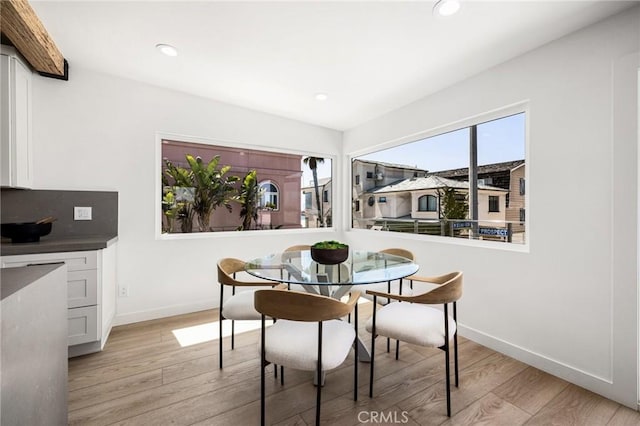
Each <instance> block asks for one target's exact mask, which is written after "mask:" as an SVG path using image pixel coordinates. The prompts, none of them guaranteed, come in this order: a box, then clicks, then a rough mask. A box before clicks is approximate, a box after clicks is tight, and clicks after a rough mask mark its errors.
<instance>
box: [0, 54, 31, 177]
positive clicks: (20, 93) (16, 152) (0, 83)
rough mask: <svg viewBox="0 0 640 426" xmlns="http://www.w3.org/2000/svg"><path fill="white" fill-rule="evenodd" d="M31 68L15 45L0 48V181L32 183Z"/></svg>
mask: <svg viewBox="0 0 640 426" xmlns="http://www.w3.org/2000/svg"><path fill="white" fill-rule="evenodd" d="M31 78H32V72H31V70H30V69H29V67H28V65H27V64H26V63H25V62H23V61H22V60H21V58H20V57H19V56H18V54H17V53H16V51H15V49H13V48H11V47H8V46H2V50H0V145H1V148H2V150H1V156H0V161H1V164H0V185H1V186H5V187H14V188H31V187H32V186H33V161H32V156H33V147H32V143H31Z"/></svg>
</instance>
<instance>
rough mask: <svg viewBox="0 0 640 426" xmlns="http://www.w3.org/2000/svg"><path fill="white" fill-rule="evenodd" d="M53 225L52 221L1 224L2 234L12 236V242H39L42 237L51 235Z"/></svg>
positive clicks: (0, 230)
mask: <svg viewBox="0 0 640 426" xmlns="http://www.w3.org/2000/svg"><path fill="white" fill-rule="evenodd" d="M52 225H53V224H52V223H51V222H47V223H36V222H25V223H3V224H2V225H0V234H1V235H2V236H3V237H5V238H11V242H12V243H37V242H38V241H40V237H42V236H44V235H49V233H50V232H51V227H52Z"/></svg>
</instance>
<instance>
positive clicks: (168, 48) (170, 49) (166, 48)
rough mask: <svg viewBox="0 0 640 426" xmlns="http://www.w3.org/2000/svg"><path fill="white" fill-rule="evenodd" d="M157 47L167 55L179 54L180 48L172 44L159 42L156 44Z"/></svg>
mask: <svg viewBox="0 0 640 426" xmlns="http://www.w3.org/2000/svg"><path fill="white" fill-rule="evenodd" d="M156 48H157V49H158V50H159V51H161V52H162V53H164V54H165V55H167V56H178V49H176V48H175V47H173V46H171V45H170V44H163V43H159V44H156Z"/></svg>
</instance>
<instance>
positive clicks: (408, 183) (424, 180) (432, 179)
mask: <svg viewBox="0 0 640 426" xmlns="http://www.w3.org/2000/svg"><path fill="white" fill-rule="evenodd" d="M440 188H455V189H465V190H468V189H469V182H466V181H460V180H453V179H447V178H443V177H441V176H434V175H431V176H427V177H415V178H410V179H402V180H398V181H395V182H393V183H390V184H389V185H385V186H381V187H379V188H374V189H372V190H371V191H370V192H371V193H374V194H382V193H387V192H406V191H418V190H425V189H440ZM478 189H485V190H491V191H501V192H509V191H507V190H506V189H502V188H497V187H495V186H489V185H478Z"/></svg>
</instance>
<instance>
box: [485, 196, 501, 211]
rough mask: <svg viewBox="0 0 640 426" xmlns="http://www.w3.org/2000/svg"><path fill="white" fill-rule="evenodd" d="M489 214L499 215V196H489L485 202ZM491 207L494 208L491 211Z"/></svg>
mask: <svg viewBox="0 0 640 426" xmlns="http://www.w3.org/2000/svg"><path fill="white" fill-rule="evenodd" d="M487 204H488V209H489V213H500V196H499V195H489V199H488V201H487ZM491 207H494V208H495V210H493V209H492V208H491Z"/></svg>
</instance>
